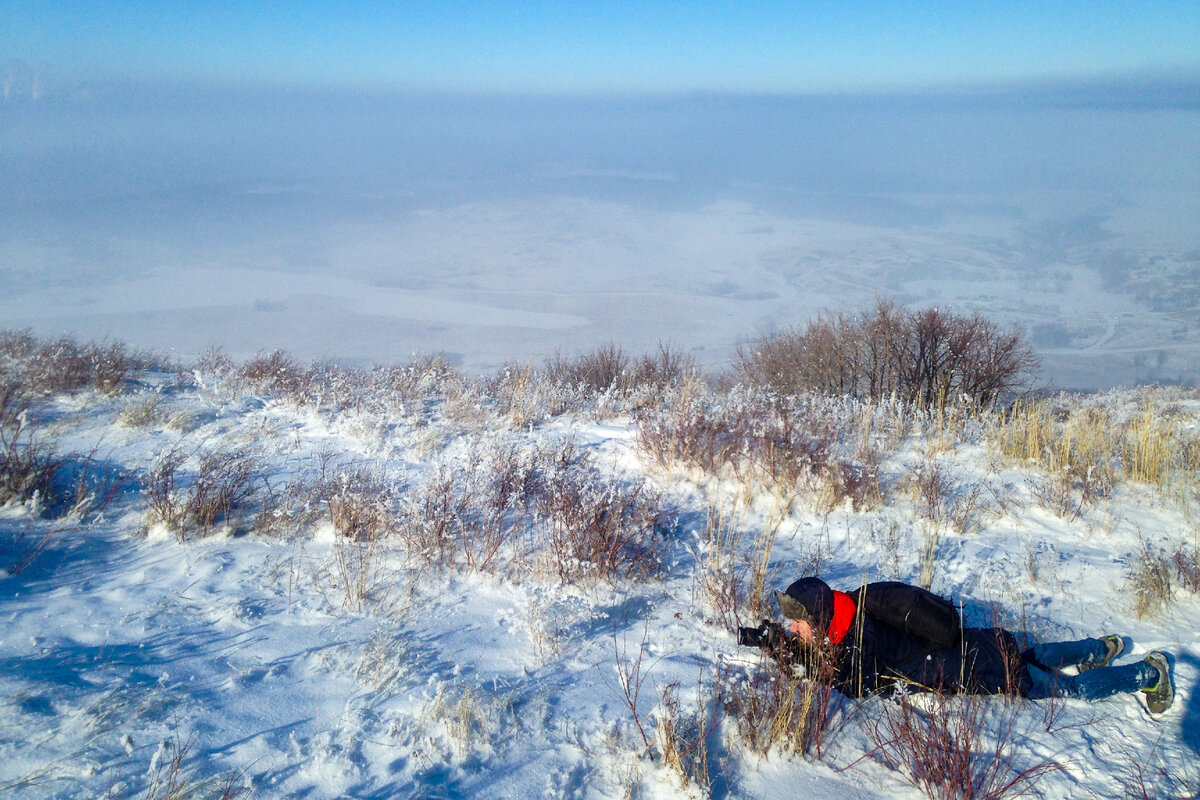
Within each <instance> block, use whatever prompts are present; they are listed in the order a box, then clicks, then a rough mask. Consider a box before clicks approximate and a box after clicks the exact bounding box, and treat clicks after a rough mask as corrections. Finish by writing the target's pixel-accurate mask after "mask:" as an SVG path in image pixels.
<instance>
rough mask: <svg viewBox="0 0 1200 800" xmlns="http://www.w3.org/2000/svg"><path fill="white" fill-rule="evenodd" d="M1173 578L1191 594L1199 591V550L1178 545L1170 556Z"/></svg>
mask: <svg viewBox="0 0 1200 800" xmlns="http://www.w3.org/2000/svg"><path fill="white" fill-rule="evenodd" d="M1171 562H1172V564H1173V565H1174V567H1175V580H1176V581H1177V582H1178V583H1179V585H1180V586H1181V587H1183V588H1184V589H1187V590H1188V591H1189V592H1191V593H1192V594H1197V593H1200V550H1197V549H1196V548H1194V547H1188V546H1187V545H1185V544H1181V545H1179V547H1177V548H1176V549H1175V552H1174V554H1172V556H1171Z"/></svg>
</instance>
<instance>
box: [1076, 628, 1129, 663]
mask: <svg viewBox="0 0 1200 800" xmlns="http://www.w3.org/2000/svg"><path fill="white" fill-rule="evenodd" d="M1100 641H1102V642H1104V647H1105V648H1106V649H1105V652H1104V658H1102V659H1100V660H1099V661H1091V662H1088V663H1086V664H1080V665H1079V666H1078V667H1077V669H1078V670H1079V671H1080V672H1087V671H1088V670H1089V669H1095V668H1096V667H1107V666H1108V665H1109V664H1111V663H1112V662H1113V659H1114V658H1116V657H1117V656H1119V655H1121V653H1124V652H1125V640H1124V639H1123V638H1121V637H1120V636H1117V635H1116V634H1115V633H1110V634H1109V635H1108V636H1104V637H1101V639H1100Z"/></svg>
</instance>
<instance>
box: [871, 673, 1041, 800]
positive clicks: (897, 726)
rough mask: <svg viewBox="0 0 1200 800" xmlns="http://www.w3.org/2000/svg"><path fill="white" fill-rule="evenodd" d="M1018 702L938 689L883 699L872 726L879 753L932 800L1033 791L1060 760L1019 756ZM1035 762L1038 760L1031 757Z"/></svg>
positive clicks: (984, 799)
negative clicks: (935, 691)
mask: <svg viewBox="0 0 1200 800" xmlns="http://www.w3.org/2000/svg"><path fill="white" fill-rule="evenodd" d="M1019 711H1020V705H1019V704H1016V703H1011V702H1009V701H1008V700H1007V698H988V697H984V696H981V695H971V694H967V695H959V696H953V697H952V696H948V695H942V694H937V693H928V694H923V695H919V700H918V699H916V698H915V697H914V696H911V695H900V696H898V697H896V698H893V699H890V700H880V701H879V708H878V712H879V713H878V714H875V715H873V716H872V717H870V718H869V719H870V720H871V721H869V722H868V724H867V726H866V728H867V733H868V735H869V736H870V738H871V739H872V741H873V742H874V744H875V750H874V751H873V753H874V754H875V755H877V756H878V757H880V758H881V759H882V760H883V761H884V763H886V764H888V765H889V766H890V767H891V768H892V769H896V770H899V771H901V772H902V773H903V774H904V775H905V777H907V778H908V779H909V780H910V781H912V783H913V784H914V785H915V786H917V787H918V788H920V789H921V790H922V791H924V792H925V794H926V795H927V796H928V797H930V798H933V799H934V800H999V798H1004V797H1020V796H1023V795H1027V794H1030V793H1031V792H1033V791H1034V790H1035V787H1036V785H1037V783H1038V782H1039V781H1040V780H1041V779H1042V778H1044V777H1045V776H1046V775H1048V774H1050V773H1052V772H1055V771H1058V770H1061V769H1063V765H1062V764H1059V763H1058V762H1055V761H1049V760H1038V759H1025V760H1022V759H1020V758H1018V757H1017V756H1016V755H1015V754H1016V753H1017V752H1018V751H1019V750H1020V746H1021V743H1022V740H1023V738H1024V737H1023V735H1022V734H1021V733H1020V732H1019V731H1018V728H1017V721H1018V715H1019ZM1029 762H1032V763H1029Z"/></svg>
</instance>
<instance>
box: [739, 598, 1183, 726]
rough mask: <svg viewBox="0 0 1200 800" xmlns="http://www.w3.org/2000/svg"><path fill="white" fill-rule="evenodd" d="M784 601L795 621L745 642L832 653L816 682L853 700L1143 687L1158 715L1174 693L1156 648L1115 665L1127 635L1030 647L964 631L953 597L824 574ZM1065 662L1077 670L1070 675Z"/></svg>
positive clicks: (793, 656)
mask: <svg viewBox="0 0 1200 800" xmlns="http://www.w3.org/2000/svg"><path fill="white" fill-rule="evenodd" d="M776 597H777V598H778V600H779V608H780V610H781V611H782V612H783V616H784V617H785V618H786V620H787V621H788V622H787V625H786V626H780V625H777V624H775V623H772V622H769V621H767V620H763V624H762V625H761V626H760V627H758V628H742V629H740V631H739V643H740V644H743V645H750V646H758V647H761V648H762V649H764V650H766V651H767V652H769V653H771V654H772V655H774V656H776V657H778V658H782V659H783V660H785V661H790V662H792V663H805V658H806V656H809V657H810V656H812V655H813V654H815V653H825V654H827V655H828V656H829V658H828V660H826V661H824V662H823V663H824V669H818V670H817V671H816V674H817V675H818V679H819V680H824V681H826V682H828V683H830V684H831V685H832V686H833V687H834V688H836V689H838V690H839V691H841V692H842V693H843V694H846V695H849V696H851V697H862V696H863V695H866V694H870V693H872V692H876V691H880V690H882V689H886V688H888V687H890V686H893V685H897V684H902V685H904V686H906V687H907V690H908V691H936V692H943V693H959V692H966V693H972V694H999V693H1003V692H1017V693H1020V694H1021V695H1022V696H1024V697H1029V698H1034V699H1037V698H1046V697H1078V698H1082V699H1084V700H1089V701H1090V700H1100V699H1101V698H1105V697H1110V696H1112V695H1114V694H1120V693H1134V692H1142V693H1143V694H1144V696H1145V698H1146V705H1147V707H1148V708H1149V710H1150V711H1151V712H1152V713H1155V714H1161V713H1162V712H1164V711H1166V710H1167V709H1168V708H1169V707H1170V705H1171V702H1172V700H1173V699H1174V694H1175V693H1174V687H1173V686H1172V685H1171V676H1170V669H1169V666H1168V662H1167V657H1166V655H1165V654H1163V653H1161V652H1158V651H1154V652H1152V653H1150V654H1149V655H1147V656H1146V658H1145V659H1144V660H1142V661H1139V662H1137V663H1134V664H1126V665H1124V666H1119V667H1114V666H1110V665H1111V664H1112V661H1113V659H1115V658H1116V657H1117V656H1119V655H1121V653H1122V652H1124V650H1125V642H1124V639H1122V638H1121V637H1120V636H1115V635H1114V636H1105V637H1103V638H1101V639H1081V640H1079V641H1077V642H1048V643H1045V644H1036V645H1034V646H1032V647H1030V648H1028V649H1027V650H1025V651H1023V652H1022V651H1020V650H1019V648H1018V647H1017V640H1016V637H1015V636H1013V634H1012V633H1011V632H1009V631H1007V630H1004V629H1003V628H963V627H962V626H961V623H960V616H959V613H958V610H957V609H956V608H955V607H954V605H953V604H952V603H950V602H949V601H947V600H945V599H943V598H941V597H939V596H938V595H936V594H933V593H931V592H928V591H926V590H924V589H921V588H919V587H916V586H909V585H907V584H904V583H898V582H893V581H884V582H880V583H871V584H867V585H866V586H863V587H861V588H860V589H858V590H856V591H855V592H853V593H849V594H847V593H846V592H838V591H834V590H833V589H831V588H830V587H829V585H828V584H826V583H825V582H824V581H823V580H821V579H820V578H801V579H800V580H798V581H796V582H795V583H793V584H792V585H791V586H789V587H787V590H786V591H783V592H777V593H776ZM787 634H791V635H790V636H789V635H787ZM822 645H823V646H824V648H822V647H821V646H822ZM807 663H809V664H812V663H813V660H812V659H811V658H809V659H808V661H807ZM1066 667H1075V668H1076V673H1077V674H1069V673H1067V672H1063V671H1062V670H1063V669H1064V668H1066ZM822 676H823V677H822Z"/></svg>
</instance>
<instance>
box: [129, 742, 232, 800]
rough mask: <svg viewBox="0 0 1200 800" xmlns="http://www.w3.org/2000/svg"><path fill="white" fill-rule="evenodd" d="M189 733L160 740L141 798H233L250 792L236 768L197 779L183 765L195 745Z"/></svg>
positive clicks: (181, 799) (148, 799) (215, 799)
mask: <svg viewBox="0 0 1200 800" xmlns="http://www.w3.org/2000/svg"><path fill="white" fill-rule="evenodd" d="M195 744H196V736H195V734H193V735H192V736H189V737H188V738H186V739H182V738H180V737H179V735H178V734H176V736H175V738H174V739H167V740H164V741H163V742H162V743H161V744H160V745H159V748H158V751H157V752H155V754H154V756H153V758H152V759H151V761H150V769H149V771H148V772H147V778H148V784H147V786H146V789H145V792H144V794H143V796H144V797H145V800H193V799H194V800H201V798H203V799H204V800H208V799H209V798H211V799H212V800H234V798H238V797H241V796H242V795H244V794H246V793H247V792H249V791H250V787H249V786H247V785H246V783H245V775H244V774H243V773H242V772H239V771H237V770H234V771H231V772H227V773H225V774H223V775H219V776H216V777H212V778H208V779H203V780H197V779H196V777H195V772H194V770H192V769H191V768H189V767H188V766H186V765H187V763H188V761H189V760H191V751H192V748H193V747H195Z"/></svg>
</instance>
